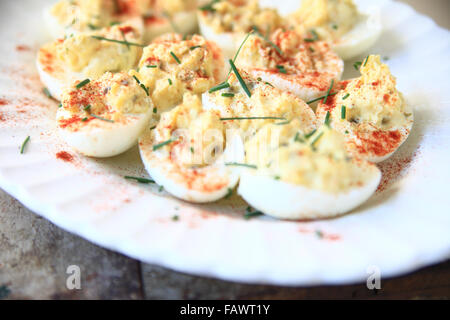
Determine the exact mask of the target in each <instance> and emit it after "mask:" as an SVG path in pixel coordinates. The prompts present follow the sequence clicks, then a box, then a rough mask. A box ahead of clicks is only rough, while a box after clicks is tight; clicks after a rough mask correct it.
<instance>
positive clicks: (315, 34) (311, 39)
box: [304, 30, 319, 42]
mask: <svg viewBox="0 0 450 320" xmlns="http://www.w3.org/2000/svg"><path fill="white" fill-rule="evenodd" d="M310 32H311V34H312V35H313V37H312V38H306V39H304V40H305V41H306V42H314V41H317V40H319V35H318V34H317V32H316V31H315V30H311V31H310Z"/></svg>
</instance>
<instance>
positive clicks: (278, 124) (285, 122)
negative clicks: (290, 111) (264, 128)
mask: <svg viewBox="0 0 450 320" xmlns="http://www.w3.org/2000/svg"><path fill="white" fill-rule="evenodd" d="M291 121H292V120H286V121H283V122H278V123H275V125H277V126H283V125H286V124H289V123H291Z"/></svg>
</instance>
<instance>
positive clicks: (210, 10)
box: [198, 0, 282, 58]
mask: <svg viewBox="0 0 450 320" xmlns="http://www.w3.org/2000/svg"><path fill="white" fill-rule="evenodd" d="M198 22H199V26H200V32H201V34H202V35H203V36H204V37H205V38H206V39H208V40H211V41H214V42H216V43H217V44H219V46H220V47H221V48H222V50H223V53H224V56H225V57H226V58H231V57H233V55H234V54H235V52H236V50H237V49H238V47H239V44H240V43H241V42H242V40H243V39H244V38H245V35H246V34H247V33H248V32H250V31H252V29H253V28H254V27H256V28H258V29H259V30H261V32H263V33H264V34H266V33H270V32H272V31H273V30H275V29H276V28H278V27H279V26H281V24H282V19H281V17H280V15H279V14H278V12H277V11H276V10H274V9H265V8H261V7H260V6H259V3H258V1H257V0H228V1H212V2H210V3H209V4H206V5H204V6H201V7H200V8H199V10H198Z"/></svg>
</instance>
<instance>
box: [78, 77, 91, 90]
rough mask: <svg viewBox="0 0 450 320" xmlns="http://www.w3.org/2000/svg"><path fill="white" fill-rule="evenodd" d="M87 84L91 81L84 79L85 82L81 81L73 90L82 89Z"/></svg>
mask: <svg viewBox="0 0 450 320" xmlns="http://www.w3.org/2000/svg"><path fill="white" fill-rule="evenodd" d="M89 82H91V80H89V79H85V80H83V81H81V82H80V83H78V84H77V85H76V86H75V88H77V89H81V88H83V87H84V86H85V85H87V84H88V83H89Z"/></svg>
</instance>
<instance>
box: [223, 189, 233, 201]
mask: <svg viewBox="0 0 450 320" xmlns="http://www.w3.org/2000/svg"><path fill="white" fill-rule="evenodd" d="M232 195H233V190H232V189H231V188H228V191H227V194H226V195H225V199H229V198H230V197H231V196H232Z"/></svg>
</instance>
